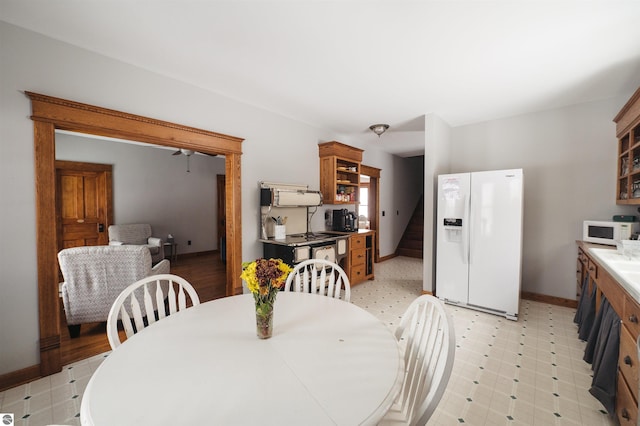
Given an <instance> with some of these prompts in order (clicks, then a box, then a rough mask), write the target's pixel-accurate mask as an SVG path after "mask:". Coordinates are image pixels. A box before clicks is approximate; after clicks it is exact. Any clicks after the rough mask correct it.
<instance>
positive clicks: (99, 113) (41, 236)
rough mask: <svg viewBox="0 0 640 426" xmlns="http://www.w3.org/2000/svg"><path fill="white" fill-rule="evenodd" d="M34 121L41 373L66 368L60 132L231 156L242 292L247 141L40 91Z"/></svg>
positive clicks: (230, 195)
mask: <svg viewBox="0 0 640 426" xmlns="http://www.w3.org/2000/svg"><path fill="white" fill-rule="evenodd" d="M25 93H26V95H27V96H28V97H29V98H30V99H31V111H32V116H31V119H32V120H33V122H34V134H33V141H34V151H35V185H36V236H37V262H38V312H39V330H40V374H41V375H43V376H46V375H49V374H53V373H56V372H58V371H60V370H61V369H62V365H61V355H60V322H59V320H58V319H59V318H60V312H59V303H58V282H57V281H58V276H57V264H56V262H57V260H56V253H57V247H58V246H57V241H56V238H57V237H56V231H55V230H56V217H55V130H56V129H60V130H68V131H74V132H81V133H87V134H92V135H98V136H107V137H113V138H119V139H129V140H135V141H140V142H147V143H152V144H157V145H163V146H170V147H174V148H185V149H193V150H197V151H201V152H205V153H208V154H222V155H224V156H225V173H226V186H225V190H226V191H225V192H226V195H225V197H226V198H225V199H226V217H227V222H226V224H227V238H226V240H227V277H226V293H227V295H228V296H229V295H233V294H237V293H239V292H241V291H242V285H241V282H240V278H239V277H240V274H241V272H242V270H241V269H242V240H241V238H242V221H241V217H242V214H241V212H242V211H241V210H242V204H241V167H240V164H241V163H240V157H241V155H242V141H243V139H241V138H237V137H234V136H228V135H224V134H220V133H215V132H210V131H207V130H202V129H197V128H193V127H188V126H183V125H180V124H175V123H170V122H167V121H162V120H156V119H153V118H148V117H143V116H139V115H134V114H128V113H125V112H121V111H115V110H111V109H106V108H101V107H97V106H93V105H88V104H83V103H79V102H74V101H68V100H65V99H60V98H54V97H51V96H47V95H41V94H38V93H32V92H25Z"/></svg>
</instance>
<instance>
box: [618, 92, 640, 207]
mask: <svg viewBox="0 0 640 426" xmlns="http://www.w3.org/2000/svg"><path fill="white" fill-rule="evenodd" d="M613 121H614V122H615V123H616V136H617V138H618V160H617V161H618V166H617V168H618V179H617V188H616V203H617V204H640V88H639V89H638V90H636V92H635V93H634V95H633V96H632V97H631V98H630V99H629V101H628V102H627V103H626V104H625V106H624V107H622V109H621V110H620V112H619V113H618V115H616V117H615V118H614V119H613ZM634 194H635V195H634Z"/></svg>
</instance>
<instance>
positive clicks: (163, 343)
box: [80, 292, 404, 426]
mask: <svg viewBox="0 0 640 426" xmlns="http://www.w3.org/2000/svg"><path fill="white" fill-rule="evenodd" d="M273 315H274V316H273V336H272V337H271V338H270V339H266V340H261V339H259V338H258V337H257V336H256V321H255V307H254V301H253V297H252V296H251V295H250V294H245V295H240V296H232V297H226V298H222V299H217V300H214V301H211V302H207V303H203V304H200V305H198V306H195V307H192V308H189V309H186V310H184V311H181V312H178V313H176V314H174V315H172V316H170V317H167V318H165V319H163V320H161V321H158V322H156V323H155V324H153V325H151V326H150V327H147V328H145V329H144V330H142V331H141V332H140V333H137V334H136V335H134V336H132V337H131V338H129V339H128V340H126V341H125V342H124V343H123V344H122V345H121V346H119V347H118V348H117V349H116V350H114V351H113V352H112V353H111V354H109V356H108V357H107V358H106V359H105V360H104V361H103V363H102V364H101V365H100V367H98V369H97V370H96V371H95V373H94V374H93V376H92V377H91V379H90V381H89V383H88V384H87V388H86V390H85V393H84V395H83V399H82V406H81V413H80V419H81V424H82V425H92V426H107V425H108V426H113V425H121V426H126V425H136V426H142V425H154V426H158V425H279V426H282V425H359V424H376V423H377V422H378V421H379V420H380V419H381V418H382V417H383V416H384V414H385V413H386V412H387V410H388V409H389V407H390V406H391V404H392V403H393V400H394V399H395V398H396V396H397V395H398V393H399V391H400V388H401V384H402V380H403V376H404V374H403V370H404V363H403V359H402V356H401V352H400V349H399V346H398V343H397V341H396V339H395V338H394V336H393V334H392V333H391V330H390V329H389V328H388V327H387V326H386V325H385V324H383V323H382V322H381V321H380V320H379V319H378V318H376V317H375V316H373V315H372V314H370V313H369V312H367V311H365V310H364V309H362V308H360V307H358V306H356V305H354V304H351V303H348V302H344V301H342V300H338V299H333V298H330V297H323V296H317V295H313V294H307V293H297V292H281V293H280V294H278V297H277V300H276V302H275V305H274V314H273Z"/></svg>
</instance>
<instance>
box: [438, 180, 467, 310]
mask: <svg viewBox="0 0 640 426" xmlns="http://www.w3.org/2000/svg"><path fill="white" fill-rule="evenodd" d="M469 182H470V180H469V174H468V173H461V174H452V175H440V176H438V214H437V226H436V238H437V242H436V250H437V251H436V253H437V257H436V291H435V293H436V296H437V297H439V298H440V299H442V300H448V301H450V302H455V303H463V304H466V303H467V298H468V283H469V268H468V266H469V265H468V263H469V251H468V247H469V220H468V218H469V189H470V187H469Z"/></svg>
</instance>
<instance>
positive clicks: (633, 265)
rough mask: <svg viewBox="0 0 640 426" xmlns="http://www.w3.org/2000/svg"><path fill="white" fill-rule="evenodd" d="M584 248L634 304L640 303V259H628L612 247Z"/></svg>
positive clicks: (594, 246)
mask: <svg viewBox="0 0 640 426" xmlns="http://www.w3.org/2000/svg"><path fill="white" fill-rule="evenodd" d="M586 248H587V250H588V252H589V255H591V256H592V257H593V258H594V259H595V260H597V261H598V263H599V264H600V266H602V267H603V268H604V269H605V270H606V271H607V272H608V273H609V274H610V275H611V276H612V277H613V278H615V279H616V281H618V283H619V284H620V285H621V286H622V287H623V288H624V289H625V290H626V291H627V293H629V295H630V296H631V297H633V299H634V300H635V301H636V302H640V259H639V258H637V257H631V258H628V257H627V256H625V255H623V254H622V253H620V252H618V250H617V249H616V248H615V247H612V246H601V245H593V246H590V247H586Z"/></svg>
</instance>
